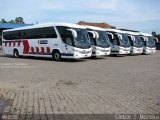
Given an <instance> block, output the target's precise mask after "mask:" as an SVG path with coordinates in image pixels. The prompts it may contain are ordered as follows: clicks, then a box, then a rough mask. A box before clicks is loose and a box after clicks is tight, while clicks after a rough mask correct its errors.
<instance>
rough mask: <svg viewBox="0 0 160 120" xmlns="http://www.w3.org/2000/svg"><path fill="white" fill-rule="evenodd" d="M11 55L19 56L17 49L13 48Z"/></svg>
mask: <svg viewBox="0 0 160 120" xmlns="http://www.w3.org/2000/svg"><path fill="white" fill-rule="evenodd" d="M13 56H14V58H19V52H18V50H17V49H14V51H13Z"/></svg>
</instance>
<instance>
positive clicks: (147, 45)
mask: <svg viewBox="0 0 160 120" xmlns="http://www.w3.org/2000/svg"><path fill="white" fill-rule="evenodd" d="M139 34H140V35H141V36H140V38H141V39H142V41H143V54H152V53H155V52H156V42H158V39H157V38H155V37H153V36H152V35H151V34H148V33H139Z"/></svg>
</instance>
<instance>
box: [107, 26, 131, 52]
mask: <svg viewBox="0 0 160 120" xmlns="http://www.w3.org/2000/svg"><path fill="white" fill-rule="evenodd" d="M105 31H106V32H107V34H108V36H109V38H110V41H111V44H112V45H111V54H113V55H117V54H121V55H125V54H130V42H129V39H128V37H127V34H126V33H125V32H123V31H121V30H117V29H105Z"/></svg>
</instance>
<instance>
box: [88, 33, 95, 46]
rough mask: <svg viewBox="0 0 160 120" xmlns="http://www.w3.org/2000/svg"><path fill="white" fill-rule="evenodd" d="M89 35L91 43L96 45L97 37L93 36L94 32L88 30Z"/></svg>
mask: <svg viewBox="0 0 160 120" xmlns="http://www.w3.org/2000/svg"><path fill="white" fill-rule="evenodd" d="M88 35H89V38H90V41H91V45H94V44H95V39H94V38H93V34H92V33H89V32H88Z"/></svg>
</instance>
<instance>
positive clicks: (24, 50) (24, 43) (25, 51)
mask: <svg viewBox="0 0 160 120" xmlns="http://www.w3.org/2000/svg"><path fill="white" fill-rule="evenodd" d="M23 46H24V49H23V54H28V53H29V48H30V46H29V43H28V40H23Z"/></svg>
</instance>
